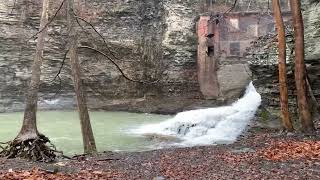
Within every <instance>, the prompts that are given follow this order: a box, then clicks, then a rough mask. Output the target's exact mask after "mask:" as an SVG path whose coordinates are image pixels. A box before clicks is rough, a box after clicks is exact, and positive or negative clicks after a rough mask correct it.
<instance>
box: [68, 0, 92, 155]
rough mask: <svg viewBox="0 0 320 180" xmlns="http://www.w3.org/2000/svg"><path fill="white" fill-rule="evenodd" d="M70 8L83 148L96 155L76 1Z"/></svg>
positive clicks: (71, 61)
mask: <svg viewBox="0 0 320 180" xmlns="http://www.w3.org/2000/svg"><path fill="white" fill-rule="evenodd" d="M67 8H68V17H67V19H68V30H69V43H70V49H69V56H70V63H71V70H72V75H73V82H74V89H75V92H76V96H77V103H78V110H79V116H80V125H81V132H82V138H83V146H84V153H89V154H90V153H95V152H96V151H97V150H96V144H95V140H94V136H93V132H92V128H91V124H90V117H89V112H88V108H87V102H86V92H85V90H84V88H83V85H82V81H81V71H80V64H79V59H78V53H77V44H78V40H77V36H78V35H77V32H76V29H75V27H74V23H75V15H74V11H73V10H74V1H73V0H68V3H67Z"/></svg>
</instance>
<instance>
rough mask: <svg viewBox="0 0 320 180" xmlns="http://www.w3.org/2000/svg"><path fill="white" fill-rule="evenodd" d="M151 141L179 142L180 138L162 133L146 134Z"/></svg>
mask: <svg viewBox="0 0 320 180" xmlns="http://www.w3.org/2000/svg"><path fill="white" fill-rule="evenodd" d="M144 137H146V138H147V139H148V140H149V141H159V142H179V141H180V140H179V138H177V137H174V136H169V135H162V134H156V133H148V134H144Z"/></svg>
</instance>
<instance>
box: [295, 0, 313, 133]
mask: <svg viewBox="0 0 320 180" xmlns="http://www.w3.org/2000/svg"><path fill="white" fill-rule="evenodd" d="M290 6H291V12H292V19H293V27H294V36H295V81H296V88H297V97H298V98H297V100H298V107H299V115H300V119H301V124H302V131H303V132H306V133H312V132H314V131H315V128H314V124H313V121H312V116H311V112H310V107H309V104H308V100H307V84H306V70H305V64H304V29H303V28H304V27H303V19H302V14H301V2H300V0H290Z"/></svg>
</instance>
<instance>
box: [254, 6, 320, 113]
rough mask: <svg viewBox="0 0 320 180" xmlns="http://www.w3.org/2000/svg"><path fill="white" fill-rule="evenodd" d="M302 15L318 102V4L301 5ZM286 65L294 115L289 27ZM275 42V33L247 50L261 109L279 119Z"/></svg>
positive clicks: (288, 30)
mask: <svg viewBox="0 0 320 180" xmlns="http://www.w3.org/2000/svg"><path fill="white" fill-rule="evenodd" d="M304 6H305V8H306V10H305V11H304V13H303V16H304V25H305V48H306V49H305V62H306V66H307V71H308V76H309V78H310V83H311V87H312V89H313V92H314V95H315V97H316V98H317V100H318V101H320V91H319V90H320V78H319V77H320V73H319V72H320V71H319V70H320V51H319V48H320V44H319V41H320V14H319V12H320V4H319V3H311V4H304ZM286 37H287V62H288V65H287V66H288V70H287V71H288V72H287V74H288V88H289V106H290V108H291V111H292V112H296V109H295V108H294V107H296V106H295V105H296V92H295V82H294V72H293V70H294V68H293V65H292V62H293V58H294V53H293V51H294V50H293V48H294V38H293V32H292V27H290V26H288V28H287V35H286ZM276 42H277V38H276V35H275V34H274V33H270V34H269V35H267V36H265V37H260V38H259V39H258V40H257V41H255V42H253V44H252V45H253V46H252V47H251V48H250V49H248V58H250V68H251V70H252V72H253V81H254V85H255V86H256V87H257V89H258V91H259V92H260V93H261V95H262V97H263V98H262V99H263V103H262V104H263V105H264V107H265V108H266V109H267V110H270V111H271V112H272V111H273V110H276V111H275V112H276V115H279V106H280V102H279V82H278V69H277V67H278V64H277V63H278V60H277V44H276Z"/></svg>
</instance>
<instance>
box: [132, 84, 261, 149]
mask: <svg viewBox="0 0 320 180" xmlns="http://www.w3.org/2000/svg"><path fill="white" fill-rule="evenodd" d="M260 104H261V96H260V94H259V93H257V91H256V89H255V88H254V86H253V84H252V82H251V83H250V84H249V85H248V87H247V89H246V92H245V94H244V96H243V97H242V98H241V99H239V100H238V101H236V102H234V103H233V104H231V105H230V106H222V107H217V108H208V109H199V110H191V111H186V112H181V113H178V114H177V115H176V116H175V117H174V118H172V119H169V120H167V121H164V122H161V123H159V124H149V125H143V126H141V127H139V128H138V129H135V130H134V133H135V134H139V135H146V134H158V135H160V136H174V137H177V138H179V139H180V140H181V142H179V143H174V144H175V145H180V146H194V145H209V144H218V143H232V142H234V141H235V140H236V139H237V137H238V136H239V135H240V134H241V133H242V132H243V130H244V129H245V128H246V126H247V125H248V124H249V122H250V120H251V119H252V118H253V117H254V115H255V112H256V111H257V109H258V107H259V106H260Z"/></svg>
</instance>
